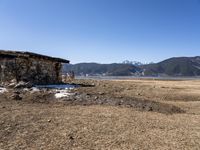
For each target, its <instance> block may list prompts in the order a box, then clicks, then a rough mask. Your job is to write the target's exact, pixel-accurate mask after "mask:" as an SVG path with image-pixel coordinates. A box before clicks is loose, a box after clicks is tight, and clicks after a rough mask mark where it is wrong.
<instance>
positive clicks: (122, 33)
mask: <svg viewBox="0 0 200 150" xmlns="http://www.w3.org/2000/svg"><path fill="white" fill-rule="evenodd" d="M0 49H11V50H26V51H32V52H37V53H41V54H47V55H51V56H57V57H62V58H66V59H69V60H71V63H78V62H100V63H112V62H122V61H123V60H126V59H128V60H138V61H141V62H151V61H153V62H158V61H160V60H163V59H166V58H169V57H173V56H196V55H200V0H0Z"/></svg>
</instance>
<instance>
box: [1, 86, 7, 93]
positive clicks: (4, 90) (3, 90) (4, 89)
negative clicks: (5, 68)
mask: <svg viewBox="0 0 200 150" xmlns="http://www.w3.org/2000/svg"><path fill="white" fill-rule="evenodd" d="M5 92H8V90H7V89H6V88H3V87H0V93H1V94H2V93H5Z"/></svg>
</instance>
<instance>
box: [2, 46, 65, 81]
mask: <svg viewBox="0 0 200 150" xmlns="http://www.w3.org/2000/svg"><path fill="white" fill-rule="evenodd" d="M62 63H69V61H68V60H65V59H61V58H55V57H49V56H45V55H40V54H36V53H30V52H20V51H5V50H0V81H1V83H6V82H10V81H13V80H15V81H17V82H19V81H25V82H31V83H33V84H55V83H60V82H61V81H62V79H61V69H62Z"/></svg>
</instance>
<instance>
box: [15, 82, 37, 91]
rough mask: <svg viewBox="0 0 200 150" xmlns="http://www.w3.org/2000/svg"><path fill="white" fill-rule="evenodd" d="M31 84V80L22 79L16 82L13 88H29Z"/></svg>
mask: <svg viewBox="0 0 200 150" xmlns="http://www.w3.org/2000/svg"><path fill="white" fill-rule="evenodd" d="M32 86H33V84H32V83H31V82H24V81H20V82H19V83H17V85H15V88H16V89H18V88H31V87H32Z"/></svg>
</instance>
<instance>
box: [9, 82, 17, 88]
mask: <svg viewBox="0 0 200 150" xmlns="http://www.w3.org/2000/svg"><path fill="white" fill-rule="evenodd" d="M15 85H16V83H10V84H9V85H8V87H9V88H14V87H15Z"/></svg>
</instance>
